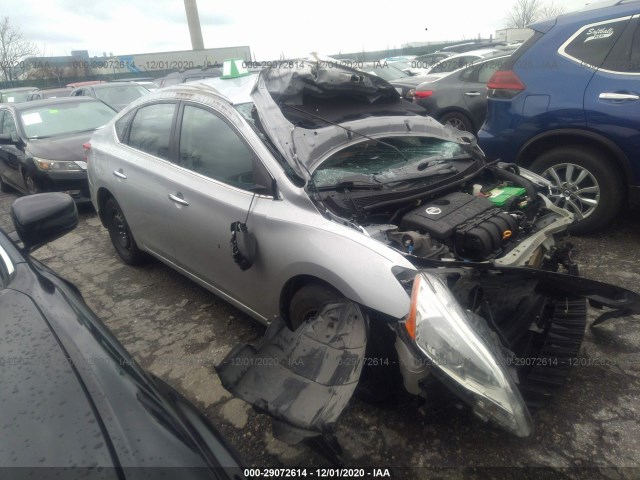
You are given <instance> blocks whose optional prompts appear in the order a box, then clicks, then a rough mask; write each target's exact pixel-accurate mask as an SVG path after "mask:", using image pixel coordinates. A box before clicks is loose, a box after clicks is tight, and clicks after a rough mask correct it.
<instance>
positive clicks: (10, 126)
mask: <svg viewBox="0 0 640 480" xmlns="http://www.w3.org/2000/svg"><path fill="white" fill-rule="evenodd" d="M2 133H10V134H11V135H18V130H17V129H16V122H15V120H14V119H13V115H11V114H10V113H9V112H8V111H5V114H4V117H3V118H2Z"/></svg>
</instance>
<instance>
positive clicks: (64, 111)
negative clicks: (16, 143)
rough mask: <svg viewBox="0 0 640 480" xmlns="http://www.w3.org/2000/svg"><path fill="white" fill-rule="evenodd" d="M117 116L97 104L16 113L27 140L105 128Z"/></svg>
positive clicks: (58, 105) (67, 104) (76, 103)
mask: <svg viewBox="0 0 640 480" xmlns="http://www.w3.org/2000/svg"><path fill="white" fill-rule="evenodd" d="M115 114H116V112H115V110H113V109H112V108H109V107H107V106H106V105H105V104H104V103H102V102H99V101H97V100H91V101H87V102H83V101H75V102H69V103H62V102H60V103H56V104H47V105H45V106H35V107H33V108H29V109H28V110H27V109H25V110H22V111H21V112H19V114H18V115H19V120H20V121H21V122H22V128H23V129H24V132H25V134H26V135H27V137H28V138H43V137H53V136H56V135H64V134H67V133H79V132H89V131H91V130H95V129H96V128H98V127H101V126H103V125H106V124H107V123H109V121H110V120H111V119H112V118H113V117H114V116H115Z"/></svg>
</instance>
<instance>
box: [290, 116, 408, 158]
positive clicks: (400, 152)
mask: <svg viewBox="0 0 640 480" xmlns="http://www.w3.org/2000/svg"><path fill="white" fill-rule="evenodd" d="M281 106H284V107H287V108H291V109H293V110H296V111H297V112H300V113H302V114H303V115H308V116H310V117H314V118H317V119H319V120H322V121H323V122H325V123H328V124H329V125H334V126H336V127H340V128H342V129H343V130H346V131H347V132H349V133H355V134H356V135H360V136H361V137H364V138H367V139H369V140H373V141H374V142H378V143H380V144H381V145H386V146H387V147H389V148H392V149H393V150H395V151H396V152H398V153H399V154H400V156H401V157H402V158H403V159H404V161H405V162H408V161H409V159H408V158H407V156H406V155H405V154H404V153H402V150H400V149H399V148H398V147H396V146H395V145H391V144H390V143H387V142H383V141H382V140H378V139H377V138H373V137H370V136H369V135H365V134H364V133H360V132H356V131H355V130H352V129H350V128H347V127H343V126H342V125H340V124H339V123H335V122H332V121H331V120H327V119H326V118H324V117H321V116H320V115H316V114H315V113H311V112H307V111H305V110H302V109H301V108H297V107H294V106H293V105H288V104H286V103H283V104H281ZM349 139H351V137H349Z"/></svg>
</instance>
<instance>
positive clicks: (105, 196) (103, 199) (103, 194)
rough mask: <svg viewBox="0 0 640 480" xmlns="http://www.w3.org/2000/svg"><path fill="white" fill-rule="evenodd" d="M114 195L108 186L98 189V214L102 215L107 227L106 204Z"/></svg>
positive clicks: (102, 220) (103, 223)
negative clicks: (105, 217)
mask: <svg viewBox="0 0 640 480" xmlns="http://www.w3.org/2000/svg"><path fill="white" fill-rule="evenodd" d="M112 197H113V195H112V194H111V192H110V191H109V190H107V189H106V188H100V189H99V190H98V214H99V215H100V221H101V222H102V225H103V226H105V227H106V224H105V219H104V206H105V204H106V203H107V200H109V199H110V198H112Z"/></svg>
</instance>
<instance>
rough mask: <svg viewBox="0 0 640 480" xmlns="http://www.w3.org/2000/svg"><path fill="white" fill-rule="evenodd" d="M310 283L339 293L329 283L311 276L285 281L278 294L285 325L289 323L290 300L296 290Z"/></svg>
mask: <svg viewBox="0 0 640 480" xmlns="http://www.w3.org/2000/svg"><path fill="white" fill-rule="evenodd" d="M310 283H317V284H320V285H325V286H327V287H329V288H332V289H334V290H337V291H338V292H339V291H340V290H338V289H337V288H336V287H334V286H333V285H331V284H330V283H329V282H326V281H324V280H322V279H321V278H318V277H314V276H313V275H297V276H295V277H292V278H290V279H289V280H287V283H285V284H284V287H282V291H281V292H280V305H279V308H280V316H281V317H282V319H283V320H284V321H285V322H286V323H287V324H288V323H289V308H288V307H289V302H291V299H292V298H293V296H294V295H295V293H296V292H297V291H298V290H300V289H301V288H302V287H304V286H305V285H309V284H310ZM340 293H342V292H340Z"/></svg>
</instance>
